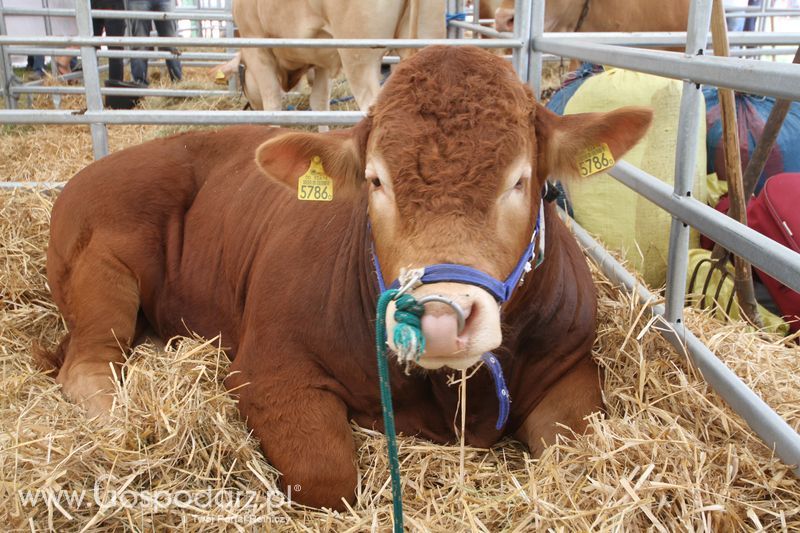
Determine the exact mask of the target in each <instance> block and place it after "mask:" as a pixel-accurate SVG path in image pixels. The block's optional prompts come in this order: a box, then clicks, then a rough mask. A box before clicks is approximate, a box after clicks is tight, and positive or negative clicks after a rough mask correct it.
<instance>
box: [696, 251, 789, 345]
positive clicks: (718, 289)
mask: <svg viewBox="0 0 800 533" xmlns="http://www.w3.org/2000/svg"><path fill="white" fill-rule="evenodd" d="M710 257H711V252H710V251H708V250H703V249H702V248H700V249H694V250H689V270H688V276H686V303H687V305H691V306H692V307H696V308H698V309H709V308H711V307H714V308H715V309H716V311H715V312H714V316H715V317H716V318H718V319H719V320H723V321H727V320H728V318H729V317H730V318H731V319H732V320H739V318H740V317H741V313H740V312H739V304H738V302H737V301H736V298H735V297H734V294H733V265H731V264H730V263H728V264H727V266H726V270H727V271H728V274H730V275H729V276H726V277H725V280H724V281H723V280H722V277H723V276H722V272H720V271H719V269H714V270H713V272H711V278H710V279H709V277H708V273H709V271H711V263H710V262H708V261H705V260H706V259H709V258H710ZM698 265H699V266H698ZM715 304H716V305H715ZM758 312H759V314H760V315H761V320H763V321H764V329H765V330H766V331H771V332H773V333H780V334H781V335H788V334H789V324H787V323H786V322H784V321H783V320H782V319H781V318H780V317H779V316H777V315H775V314H773V313H770V312H769V311H767V310H766V309H765V308H764V307H762V306H760V305H759V306H758Z"/></svg>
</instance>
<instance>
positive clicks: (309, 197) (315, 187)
mask: <svg viewBox="0 0 800 533" xmlns="http://www.w3.org/2000/svg"><path fill="white" fill-rule="evenodd" d="M297 199H298V200H305V201H311V202H330V201H331V200H333V180H332V179H331V178H330V176H328V175H327V174H325V169H324V168H322V159H320V157H319V156H318V155H315V156H314V157H313V158H312V159H311V164H310V165H309V167H308V170H307V171H306V173H305V174H303V175H302V176H300V179H298V180H297Z"/></svg>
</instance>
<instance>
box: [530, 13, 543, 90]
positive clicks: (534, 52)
mask: <svg viewBox="0 0 800 533" xmlns="http://www.w3.org/2000/svg"><path fill="white" fill-rule="evenodd" d="M544 8H545V0H533V4H532V5H531V59H530V72H529V74H528V84H529V85H530V86H531V89H532V90H533V95H534V96H535V97H536V99H537V100H541V99H542V66H543V62H544V56H543V54H542V51H541V50H539V49H538V48H537V47H536V41H537V39H539V38H540V37H541V36H542V34H543V32H544V11H545V10H544Z"/></svg>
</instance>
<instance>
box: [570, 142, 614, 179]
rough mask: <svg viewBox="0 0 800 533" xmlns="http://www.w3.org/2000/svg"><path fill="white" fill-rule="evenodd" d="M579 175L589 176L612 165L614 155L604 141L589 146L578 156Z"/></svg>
mask: <svg viewBox="0 0 800 533" xmlns="http://www.w3.org/2000/svg"><path fill="white" fill-rule="evenodd" d="M577 162H578V168H579V169H580V171H581V177H584V178H585V177H587V176H591V175H592V174H597V173H598V172H602V171H604V170H606V169H609V168H611V167H613V166H614V156H613V155H611V150H609V149H608V145H607V144H606V143H603V144H600V145H598V146H594V147H592V148H589V149H588V150H586V151H585V152H583V153H582V154H581V155H580V156H579V157H578V161H577Z"/></svg>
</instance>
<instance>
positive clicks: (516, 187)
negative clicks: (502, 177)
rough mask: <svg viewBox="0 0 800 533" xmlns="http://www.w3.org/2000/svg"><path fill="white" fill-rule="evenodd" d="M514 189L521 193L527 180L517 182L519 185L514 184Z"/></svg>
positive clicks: (521, 179)
mask: <svg viewBox="0 0 800 533" xmlns="http://www.w3.org/2000/svg"><path fill="white" fill-rule="evenodd" d="M514 188H515V189H516V190H518V191H521V190H523V189H524V188H525V178H520V179H518V180H517V183H515V184H514Z"/></svg>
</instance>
